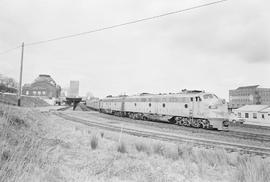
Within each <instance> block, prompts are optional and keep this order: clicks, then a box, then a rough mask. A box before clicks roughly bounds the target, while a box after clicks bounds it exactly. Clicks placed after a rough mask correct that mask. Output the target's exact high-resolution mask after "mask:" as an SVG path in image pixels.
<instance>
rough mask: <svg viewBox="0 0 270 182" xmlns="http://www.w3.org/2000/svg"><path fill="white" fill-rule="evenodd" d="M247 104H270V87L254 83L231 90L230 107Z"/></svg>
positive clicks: (234, 107)
mask: <svg viewBox="0 0 270 182" xmlns="http://www.w3.org/2000/svg"><path fill="white" fill-rule="evenodd" d="M245 105H270V88H261V87H260V86H259V85H252V86H244V87H238V88H237V89H235V90H229V109H237V108H240V107H242V106H245Z"/></svg>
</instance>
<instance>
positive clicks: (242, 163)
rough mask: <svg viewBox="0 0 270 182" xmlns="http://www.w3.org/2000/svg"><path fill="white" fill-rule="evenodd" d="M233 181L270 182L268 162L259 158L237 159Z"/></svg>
mask: <svg viewBox="0 0 270 182" xmlns="http://www.w3.org/2000/svg"><path fill="white" fill-rule="evenodd" d="M238 161H239V163H238V164H237V166H236V169H237V170H236V171H235V173H234V176H233V181H237V182H254V181H256V182H266V181H270V161H269V159H268V160H264V159H261V158H259V157H253V158H248V159H247V158H242V159H241V158H239V160H238Z"/></svg>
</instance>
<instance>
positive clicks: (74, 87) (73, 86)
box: [68, 80, 79, 97]
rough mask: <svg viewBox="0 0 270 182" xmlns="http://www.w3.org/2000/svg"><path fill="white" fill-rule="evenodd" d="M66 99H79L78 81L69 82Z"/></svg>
mask: <svg viewBox="0 0 270 182" xmlns="http://www.w3.org/2000/svg"><path fill="white" fill-rule="evenodd" d="M68 97H79V81H74V80H72V81H70V86H69V90H68Z"/></svg>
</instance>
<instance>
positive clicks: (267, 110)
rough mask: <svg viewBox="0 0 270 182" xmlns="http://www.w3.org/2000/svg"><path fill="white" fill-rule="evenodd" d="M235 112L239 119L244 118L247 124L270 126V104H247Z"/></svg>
mask: <svg viewBox="0 0 270 182" xmlns="http://www.w3.org/2000/svg"><path fill="white" fill-rule="evenodd" d="M233 113H234V114H236V115H237V117H238V118H239V119H243V120H244V121H245V123H246V124H255V125H265V126H266V125H267V126H268V125H269V126H270V106H269V105H245V106H243V107H240V108H238V109H235V110H233Z"/></svg>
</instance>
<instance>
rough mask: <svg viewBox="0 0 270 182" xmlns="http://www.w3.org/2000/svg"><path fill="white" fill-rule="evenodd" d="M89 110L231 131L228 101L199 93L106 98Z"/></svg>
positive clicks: (89, 104) (93, 103)
mask: <svg viewBox="0 0 270 182" xmlns="http://www.w3.org/2000/svg"><path fill="white" fill-rule="evenodd" d="M87 106H89V107H92V108H93V109H96V110H100V111H101V112H104V113H109V114H114V115H117V116H125V117H130V118H132V119H142V120H148V119H153V118H167V121H168V122H170V123H175V124H178V125H183V126H190V127H195V128H205V129H211V128H213V129H218V130H228V125H229V122H228V109H227V104H226V102H225V100H222V99H220V98H218V97H217V96H216V95H215V94H212V93H205V92H199V91H185V92H182V93H177V94H166V95H161V94H159V95H157V94H141V95H136V96H118V97H107V98H104V99H101V100H95V101H89V102H88V103H87Z"/></svg>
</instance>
